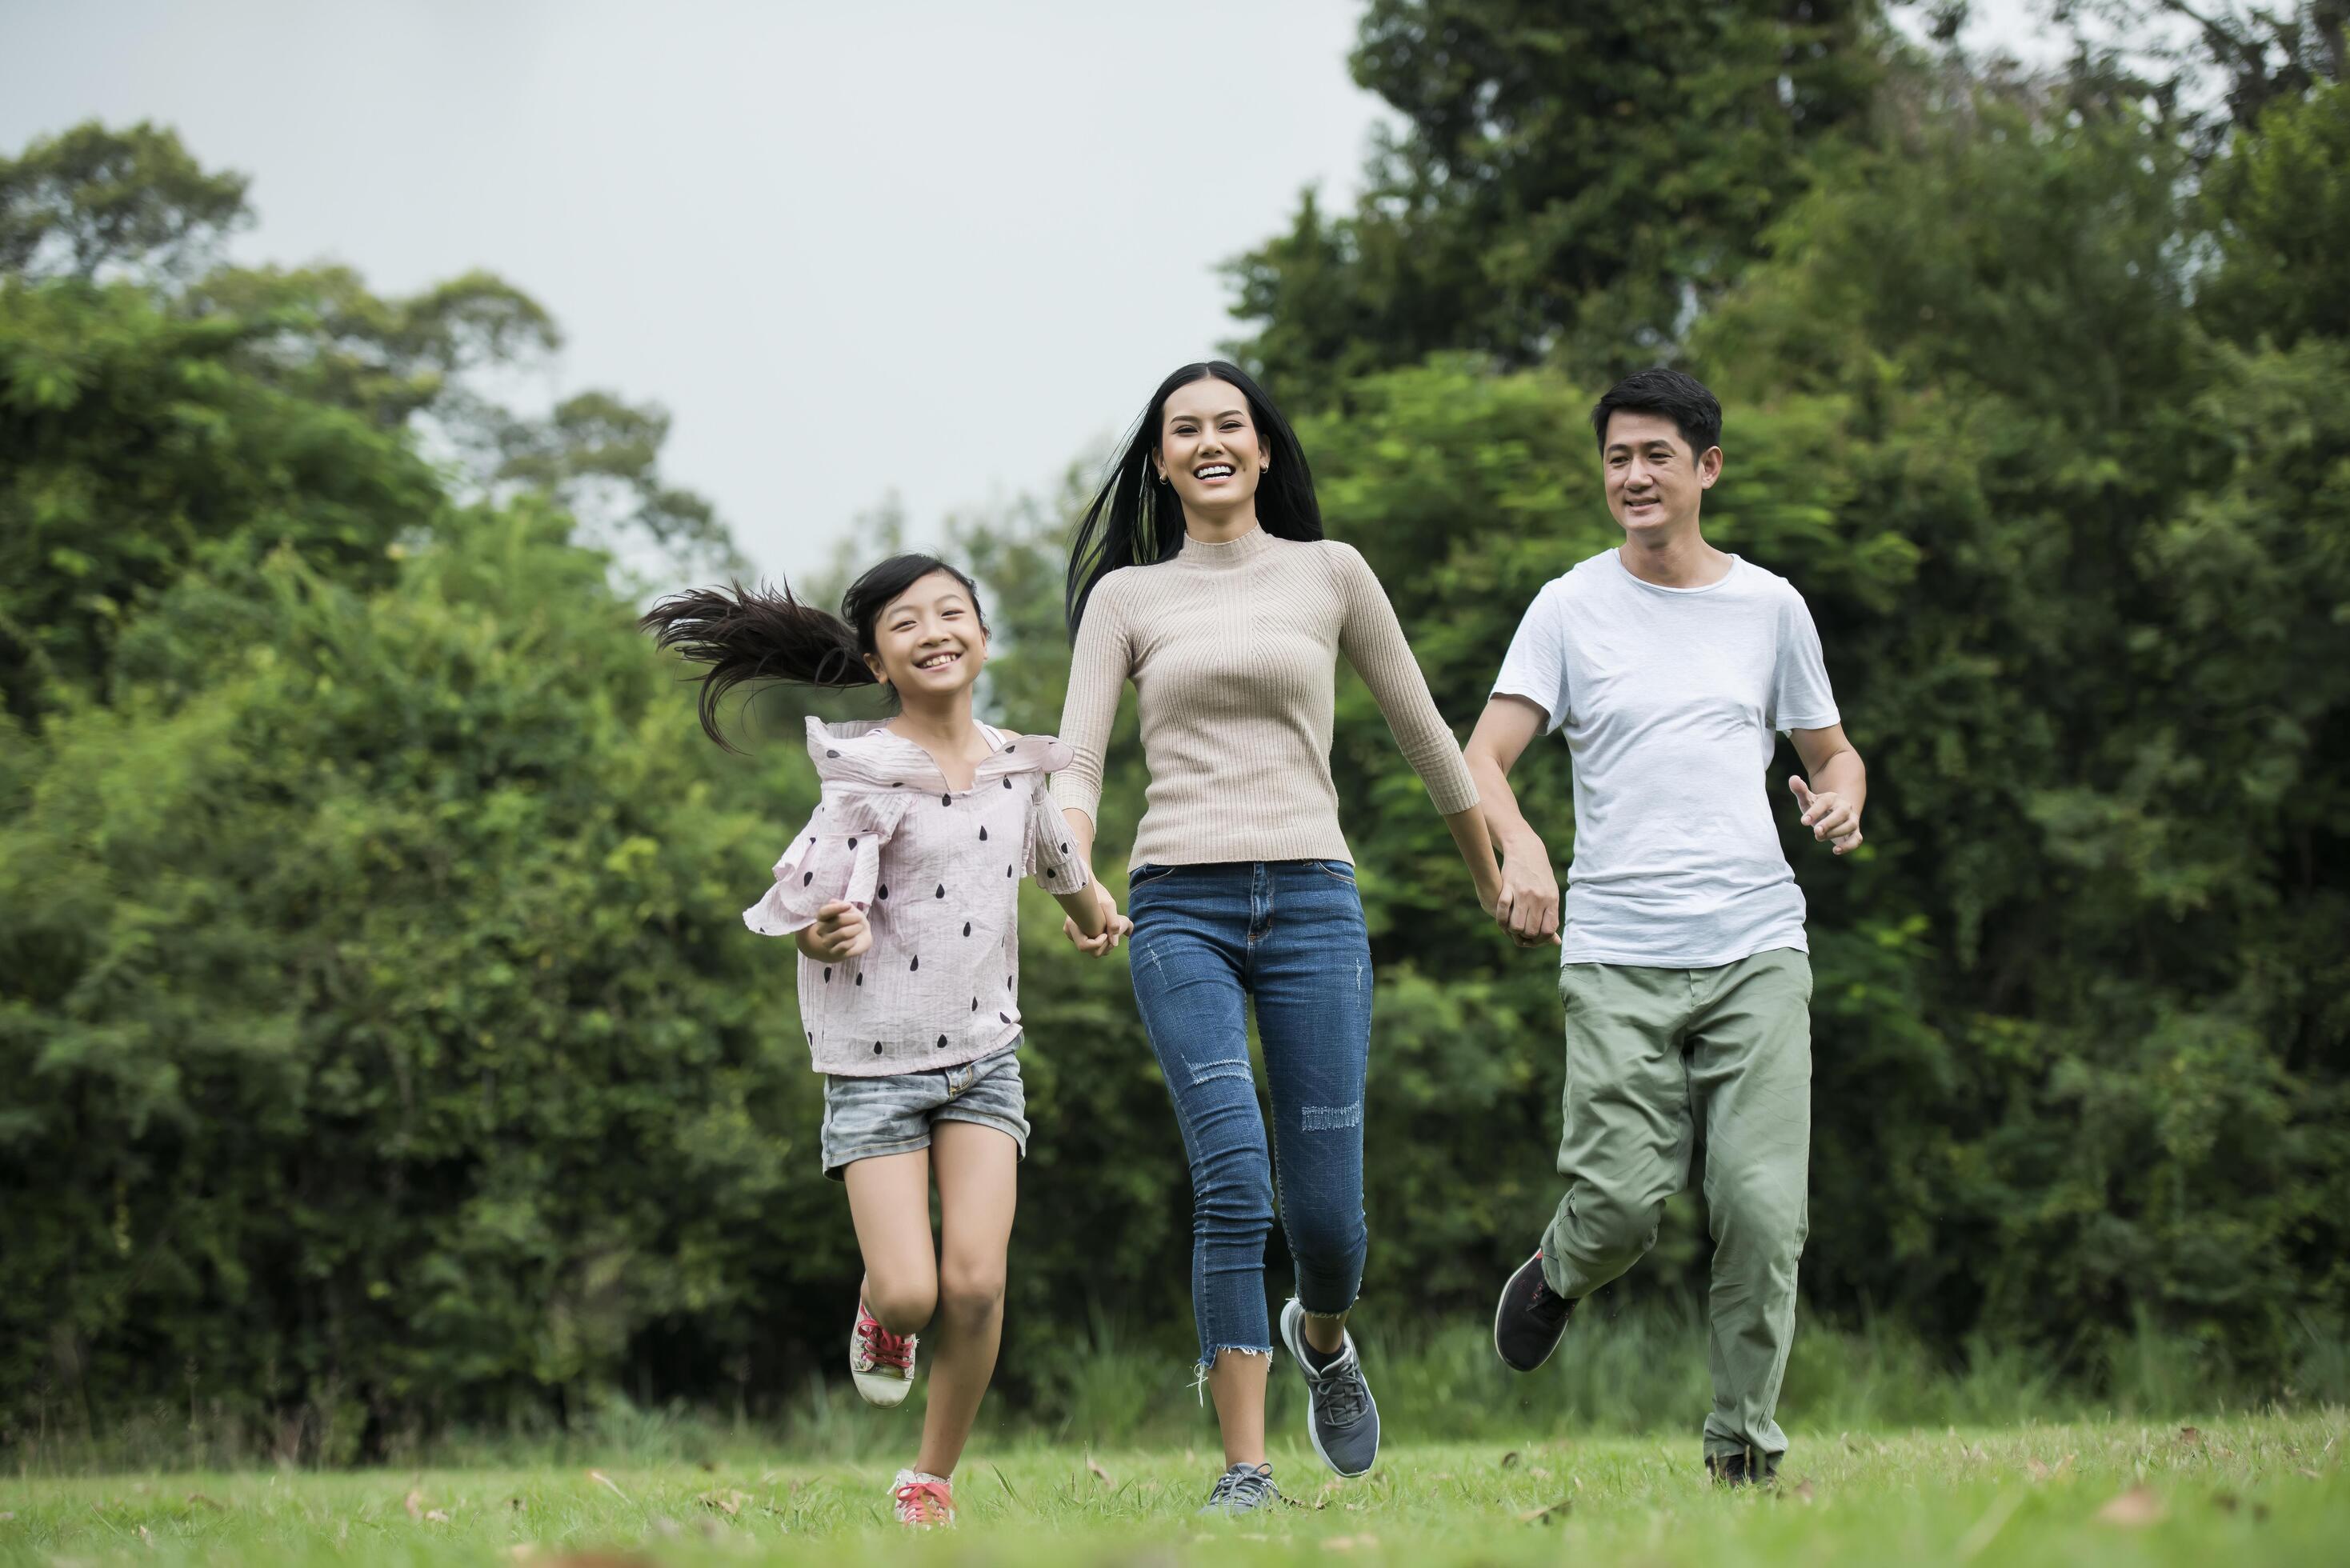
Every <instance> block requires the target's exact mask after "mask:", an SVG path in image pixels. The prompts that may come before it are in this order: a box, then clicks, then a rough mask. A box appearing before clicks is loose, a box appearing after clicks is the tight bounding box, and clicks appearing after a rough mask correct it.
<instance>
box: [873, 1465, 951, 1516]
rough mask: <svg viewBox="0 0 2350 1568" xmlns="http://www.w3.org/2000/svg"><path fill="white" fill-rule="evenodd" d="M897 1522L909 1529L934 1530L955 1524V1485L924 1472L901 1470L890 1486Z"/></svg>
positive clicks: (943, 1478) (945, 1479)
mask: <svg viewBox="0 0 2350 1568" xmlns="http://www.w3.org/2000/svg"><path fill="white" fill-rule="evenodd" d="M889 1496H890V1498H891V1499H892V1500H893V1501H895V1502H896V1503H897V1505H898V1522H899V1523H900V1524H902V1525H904V1526H905V1527H906V1528H907V1529H909V1530H935V1529H938V1528H939V1527H940V1526H941V1525H951V1524H952V1523H954V1521H955V1512H954V1483H953V1482H951V1481H950V1480H947V1478H946V1477H944V1476H934V1475H928V1474H925V1473H924V1472H923V1471H921V1470H899V1472H898V1479H897V1480H894V1481H891V1482H890V1483H889Z"/></svg>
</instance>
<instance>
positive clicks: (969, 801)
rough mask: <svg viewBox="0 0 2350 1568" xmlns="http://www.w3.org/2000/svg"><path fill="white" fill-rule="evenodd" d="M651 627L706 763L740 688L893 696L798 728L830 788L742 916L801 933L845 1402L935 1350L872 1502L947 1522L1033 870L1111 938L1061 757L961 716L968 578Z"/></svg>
mask: <svg viewBox="0 0 2350 1568" xmlns="http://www.w3.org/2000/svg"><path fill="white" fill-rule="evenodd" d="M645 624H646V626H647V627H648V628H650V629H652V630H653V631H654V632H655V634H656V636H657V637H658V639H659V640H660V644H661V646H662V647H664V648H670V649H676V650H677V651H678V652H679V653H681V654H682V655H684V656H685V657H686V658H687V659H692V660H694V661H696V662H699V663H702V664H704V665H706V666H708V669H707V670H706V671H705V673H704V674H703V675H702V678H701V680H702V696H701V711H702V728H703V730H704V731H706V732H708V733H709V735H710V737H711V739H712V740H714V741H716V742H718V743H719V744H720V745H722V746H724V745H728V744H729V743H728V742H727V739H726V737H725V735H724V734H723V732H722V731H721V730H720V727H719V724H718V707H719V702H720V700H721V699H722V698H723V696H724V695H725V693H726V692H727V691H729V690H731V689H732V688H733V686H735V685H736V684H737V683H739V682H742V681H745V680H771V679H772V680H795V681H799V682H803V683H805V684H807V685H812V686H837V687H847V686H860V685H868V684H871V683H872V682H875V681H879V683H880V684H882V685H883V686H885V687H887V688H889V691H890V692H891V693H892V694H893V695H894V696H895V697H896V699H897V701H898V710H899V711H898V714H897V716H896V717H895V718H893V719H890V720H888V721H886V722H880V723H874V722H861V723H846V724H826V723H823V722H819V721H817V720H815V719H810V720H809V721H808V722H807V745H808V755H809V756H810V757H811V758H812V759H814V761H815V763H816V774H817V777H818V778H819V779H820V780H821V781H822V783H823V786H824V787H823V796H822V799H821V800H820V802H819V803H818V805H817V806H816V815H814V816H813V817H811V818H810V819H809V821H808V823H807V825H806V826H805V827H803V828H802V829H801V830H800V831H799V833H798V834H797V835H796V836H794V838H793V839H792V844H791V847H790V848H789V849H787V850H785V852H784V857H783V858H782V859H781V860H778V861H777V862H776V863H775V886H774V887H773V888H769V889H768V891H767V895H766V897H765V898H762V899H761V900H760V901H759V902H758V903H757V904H756V905H754V906H753V907H752V908H751V909H747V910H745V911H744V912H743V921H744V923H745V924H747V925H748V926H749V927H750V928H751V929H753V930H754V931H757V932H760V933H761V934H762V935H765V936H792V937H794V938H795V940H796V942H797V945H798V948H799V951H800V961H799V999H800V1020H801V1023H802V1024H803V1026H804V1028H805V1031H806V1035H807V1046H808V1052H809V1054H810V1055H811V1056H812V1057H813V1059H814V1063H815V1066H816V1071H817V1072H819V1073H822V1074H824V1075H825V1092H824V1130H823V1134H822V1138H821V1145H822V1150H823V1158H824V1169H825V1174H826V1175H827V1176H830V1177H833V1178H835V1179H838V1180H841V1181H843V1182H845V1183H846V1184H847V1189H848V1210H849V1214H850V1217H851V1218H852V1219H853V1220H854V1221H855V1223H856V1226H857V1243H858V1250H859V1251H860V1252H861V1253H862V1255H863V1258H864V1262H865V1282H864V1288H863V1293H862V1294H861V1296H860V1299H859V1300H858V1307H857V1321H856V1326H855V1328H854V1329H853V1330H852V1331H851V1334H850V1336H849V1348H848V1364H849V1374H850V1376H852V1377H853V1378H854V1380H855V1381H856V1384H857V1389H858V1393H860V1394H862V1395H863V1396H864V1397H866V1398H867V1399H868V1400H869V1401H870V1402H872V1403H873V1404H876V1405H885V1406H888V1405H896V1404H898V1403H899V1402H900V1401H902V1400H903V1399H904V1398H905V1397H906V1393H907V1390H908V1388H909V1386H910V1385H911V1383H912V1381H913V1377H914V1357H915V1349H916V1341H915V1336H916V1334H917V1333H918V1332H920V1331H927V1332H928V1333H930V1334H931V1338H932V1342H933V1345H934V1347H935V1349H934V1367H933V1371H932V1373H931V1399H930V1409H929V1411H928V1413H927V1414H926V1415H925V1417H924V1418H923V1422H922V1443H921V1449H920V1452H919V1454H918V1455H917V1456H916V1458H915V1462H914V1464H913V1467H912V1468H911V1469H902V1470H899V1472H898V1476H897V1480H895V1481H894V1482H893V1483H892V1484H891V1488H890V1491H891V1496H892V1498H893V1499H894V1501H895V1503H896V1507H897V1512H898V1518H899V1521H900V1522H901V1523H905V1524H908V1525H913V1526H918V1527H928V1526H930V1525H933V1524H948V1523H952V1522H953V1520H954V1494H953V1491H952V1487H951V1479H950V1478H951V1477H952V1475H953V1474H954V1466H955V1460H956V1459H958V1458H959V1457H960V1456H961V1455H962V1447H963V1443H964V1441H965V1440H966V1439H967V1438H969V1437H970V1436H971V1428H972V1419H973V1418H974V1417H976V1416H977V1415H978V1412H979V1401H980V1397H981V1395H982V1394H983V1393H984V1392H985V1391H986V1388H987V1382H988V1378H989V1376H991V1375H992V1374H993V1371H994V1369H995V1352H996V1345H997V1342H998V1340H999V1339H1000V1338H1001V1336H1002V1333H1003V1273H1004V1253H1005V1251H1006V1248H1007V1246H1008V1244H1009V1242H1010V1239H1011V1234H1012V1210H1013V1198H1014V1186H1015V1171H1016V1168H1017V1165H1018V1161H1019V1159H1020V1158H1021V1156H1022V1155H1023V1154H1024V1152H1025V1151H1026V1148H1027V1142H1028V1122H1027V1119H1026V1117H1025V1116H1024V1096H1023V1094H1022V1091H1021V1084H1020V1059H1019V1056H1018V1055H1017V1054H1016V1053H1017V1049H1018V1047H1019V1044H1020V1005H1019V1002H1018V1001H1017V993H1018V982H1019V975H1020V940H1019V921H1018V903H1019V888H1020V878H1021V877H1027V876H1034V877H1036V878H1037V880H1038V881H1039V882H1041V883H1042V884H1043V886H1044V888H1045V891H1047V892H1049V893H1051V894H1053V895H1054V896H1055V898H1058V899H1059V900H1060V902H1061V905H1062V907H1063V908H1064V909H1066V911H1067V912H1068V914H1069V917H1070V919H1073V920H1075V921H1076V923H1077V924H1078V926H1079V927H1081V928H1082V929H1084V931H1085V933H1086V934H1087V936H1088V937H1091V938H1095V939H1097V942H1096V944H1095V947H1097V948H1099V949H1100V950H1107V948H1108V947H1109V946H1112V945H1115V943H1116V941H1117V939H1118V937H1119V936H1120V935H1121V934H1123V930H1124V929H1125V927H1124V925H1123V922H1122V921H1121V920H1118V919H1113V918H1112V917H1110V916H1109V915H1107V913H1106V912H1105V910H1104V909H1103V906H1102V904H1101V902H1100V901H1099V899H1098V898H1097V896H1096V895H1095V893H1094V892H1093V890H1092V889H1091V888H1090V886H1089V879H1088V877H1087V871H1086V857H1085V855H1084V853H1083V852H1082V851H1081V850H1080V849H1079V848H1078V846H1076V844H1075V843H1074V842H1072V841H1071V839H1070V836H1069V832H1068V828H1067V826H1066V824H1065V823H1063V821H1062V820H1061V816H1060V814H1059V813H1058V812H1057V811H1056V810H1055V809H1054V808H1053V806H1052V805H1051V802H1050V797H1049V796H1048V795H1047V794H1046V793H1045V775H1046V774H1050V773H1052V772H1053V771H1054V770H1055V769H1057V768H1059V767H1060V766H1062V765H1063V763H1065V762H1066V760H1067V755H1068V753H1067V749H1066V747H1064V746H1063V745H1062V744H1061V743H1060V742H1058V741H1056V740H1055V739H1053V738H1052V737H1051V736H1049V735H1015V734H1012V733H1010V732H1005V731H1001V730H996V729H993V728H992V727H990V726H988V725H985V724H982V723H979V722H975V721H974V720H973V718H972V711H971V692H972V684H973V682H975V681H976V680H978V679H979V672H980V670H981V667H982V666H983V665H984V664H985V663H986V661H987V621H986V618H984V616H983V615H982V613H981V610H980V604H979V593H978V590H977V589H976V588H975V587H973V586H972V581H971V579H970V578H969V577H966V576H963V575H962V573H961V572H959V571H957V570H955V568H953V567H952V566H948V565H946V564H945V563H944V562H942V561H939V560H937V559H935V558H933V557H931V556H894V557H892V558H891V559H889V560H887V561H884V562H882V563H881V564H880V565H879V566H876V567H874V568H873V569H872V570H871V571H869V572H867V573H866V574H865V575H864V576H861V577H859V578H858V580H857V582H856V584H855V585H854V586H853V587H850V588H849V590H848V593H847V597H844V598H843V599H842V600H841V606H840V614H839V615H838V616H837V617H836V616H831V615H827V614H825V613H824V612H823V611H821V610H817V609H813V608H810V607H807V606H806V605H803V604H801V603H799V602H798V601H797V600H795V599H794V598H793V597H791V592H790V590H789V588H788V587H786V588H785V590H784V591H783V592H781V593H775V592H770V591H766V590H764V589H763V590H760V591H756V592H752V591H746V590H744V589H743V587H741V586H740V585H737V586H736V587H734V589H733V591H732V592H731V593H729V592H725V591H723V590H719V589H714V588H705V589H699V590H696V591H694V592H691V593H682V594H678V595H674V596H672V597H670V598H667V599H664V600H662V601H661V602H660V604H658V605H656V606H655V607H653V608H652V610H651V611H650V613H649V614H648V615H647V616H646V617H645ZM729 749H730V750H731V749H732V748H731V746H730V747H729ZM1088 950H1094V948H1089V949H1088ZM933 1177H935V1178H936V1180H937V1182H938V1192H939V1215H940V1226H939V1228H940V1234H939V1237H938V1241H937V1250H936V1251H933V1244H932V1240H931V1205H930V1184H931V1179H932V1178H933ZM934 1314H935V1315H934Z"/></svg>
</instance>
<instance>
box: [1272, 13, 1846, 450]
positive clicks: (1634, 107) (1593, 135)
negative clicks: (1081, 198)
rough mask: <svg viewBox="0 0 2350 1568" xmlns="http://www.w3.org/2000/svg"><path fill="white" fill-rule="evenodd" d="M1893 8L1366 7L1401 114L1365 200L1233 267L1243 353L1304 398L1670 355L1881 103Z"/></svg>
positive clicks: (1367, 70)
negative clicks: (1480, 358)
mask: <svg viewBox="0 0 2350 1568" xmlns="http://www.w3.org/2000/svg"><path fill="white" fill-rule="evenodd" d="M1880 15H1881V7H1880V5H1878V3H1877V0H1651V3H1649V4H1647V5H1580V6H1560V5H1553V4H1545V3H1544V0H1371V4H1370V5H1369V6H1368V8H1367V14H1366V15H1365V16H1364V19H1363V24H1362V30H1361V34H1360V36H1359V38H1358V41H1357V45H1356V48H1355V54H1354V59H1353V65H1354V74H1355V79H1356V81H1357V82H1358V83H1359V84H1361V86H1363V87H1364V88H1367V89H1368V90H1370V91H1372V92H1375V93H1378V95H1379V96H1380V97H1381V98H1383V99H1386V100H1387V102H1388V105H1389V106H1390V107H1391V108H1392V109H1395V110H1396V111H1397V113H1399V115H1400V116H1401V117H1402V121H1403V123H1402V125H1401V127H1400V128H1399V130H1397V131H1396V132H1394V133H1392V134H1388V135H1385V136H1383V137H1382V139H1381V140H1380V142H1379V145H1378V149H1377V150H1376V151H1375V153H1374V155H1373V156H1372V158H1371V159H1370V161H1369V163H1368V164H1367V167H1366V169H1365V171H1364V172H1365V180H1364V190H1363V192H1362V194H1361V196H1360V197H1359V198H1358V199H1357V202H1356V206H1355V210H1354V211H1353V212H1352V213H1343V214H1326V213H1324V212H1323V211H1322V208H1321V205H1320V204H1319V202H1316V200H1315V196H1314V194H1313V192H1310V191H1309V192H1306V194H1305V196H1304V197H1303V198H1302V199H1301V200H1300V202H1299V204H1298V209H1297V214H1296V217H1295V220H1294V221H1293V223H1292V224H1291V226H1290V230H1289V232H1288V233H1287V234H1282V235H1280V236H1278V237H1276V238H1274V239H1273V240H1271V241H1268V242H1267V243H1266V244H1264V245H1263V247H1262V248H1260V249H1258V250H1256V251H1253V252H1252V253H1250V254H1247V255H1245V256H1243V257H1241V258H1240V259H1239V260H1237V261H1235V262H1234V263H1232V266H1231V268H1230V271H1231V273H1232V278H1233V281H1234V283H1235V285H1236V286H1237V289H1238V295H1239V298H1238V301H1237V304H1236V307H1235V308H1236V314H1238V315H1239V316H1241V317H1243V318H1244V319H1248V320H1251V321H1253V322H1254V323H1255V324H1256V326H1257V331H1256V333H1255V335H1254V336H1253V337H1252V338H1250V339H1249V340H1248V341H1246V342H1245V343H1243V344H1241V345H1239V346H1238V352H1239V354H1240V356H1241V357H1242V358H1244V359H1246V360H1249V361H1251V362H1253V364H1254V365H1255V366H1256V367H1257V368H1258V369H1260V370H1261V371H1262V372H1263V375H1264V376H1265V377H1266V379H1267V380H1268V383H1269V384H1270V385H1272V386H1274V387H1278V388H1280V389H1281V390H1282V395H1283V396H1284V397H1285V398H1286V399H1287V400H1289V401H1290V402H1291V403H1292V404H1295V405H1297V406H1300V407H1304V406H1308V405H1312V406H1321V405H1325V404H1327V403H1329V402H1331V401H1332V400H1336V399H1337V398H1339V397H1340V396H1341V395H1342V392H1343V389H1344V386H1345V382H1346V380H1347V378H1348V377H1351V376H1357V375H1361V374H1364V373H1367V372H1369V371H1375V370H1381V369H1392V368H1394V367H1397V366H1400V365H1408V364H1411V363H1413V362H1415V361H1417V360H1418V359H1419V358H1421V357H1422V356H1424V355H1426V354H1429V353H1431V352H1434V351H1437V350H1441V349H1470V350H1474V351H1477V352H1479V353H1482V354H1484V355H1487V356H1490V357H1491V358H1492V359H1494V360H1495V361H1496V362H1498V363H1500V364H1503V365H1505V366H1523V365H1527V364H1532V363H1536V362H1539V361H1540V360H1542V359H1543V358H1544V357H1545V356H1546V355H1549V354H1552V353H1557V352H1563V353H1565V354H1567V355H1569V356H1571V357H1572V359H1573V362H1575V363H1576V364H1578V365H1584V366H1588V367H1590V369H1591V373H1592V374H1593V375H1604V374H1608V373H1610V372H1620V371H1622V370H1627V369H1637V368H1638V366H1641V365H1645V364H1648V363H1651V362H1652V361H1653V360H1654V359H1655V358H1656V357H1657V355H1658V354H1659V351H1660V350H1662V349H1664V348H1667V347H1668V346H1669V345H1670V344H1671V343H1672V342H1673V341H1674V339H1675V338H1676V337H1678V336H1679V331H1680V329H1681V327H1682V326H1683V325H1684V324H1685V323H1686V321H1687V320H1688V318H1689V316H1690V312H1691V310H1692V309H1693V308H1694V307H1695V306H1698V305H1699V304H1700V303H1702V302H1705V301H1709V300H1711V299H1712V298H1714V297H1716V296H1718V295H1719V294H1720V292H1721V289H1722V288H1723V287H1724V286H1727V285H1728V284H1729V283H1730V282H1731V281H1732V280H1733V279H1734V278H1735V277H1736V276H1737V275H1738V273H1739V272H1740V270H1741V269H1742V267H1743V266H1744V265H1745V264H1746V263H1747V262H1748V261H1750V260H1751V259H1752V257H1753V256H1754V255H1755V254H1758V251H1759V242H1760V240H1761V237H1762V235H1763V230H1764V228H1765V226H1766V225H1767V224H1768V223H1770V222H1771V221H1772V220H1773V218H1774V217H1776V216H1777V215H1778V214H1779V213H1780V212H1781V211H1782V210H1783V207H1784V205H1785V204H1786V202H1789V201H1790V200H1792V199H1793V198H1794V197H1796V196H1797V195H1799V194H1800V193H1801V192H1803V191H1804V190H1805V189H1806V188H1808V186H1809V184H1810V183H1811V179H1812V166H1811V164H1810V162H1809V161H1808V160H1807V159H1806V157H1805V156H1804V155H1805V153H1806V152H1807V151H1810V150H1811V149H1813V148H1814V146H1816V145H1818V144H1819V143H1820V142H1821V141H1822V140H1823V139H1824V138H1828V137H1831V136H1833V135H1835V133H1836V132H1837V131H1838V130H1842V129H1845V128H1847V127H1849V126H1851V125H1852V124H1853V123H1854V122H1855V121H1856V120H1857V119H1860V117H1861V116H1862V115H1863V114H1864V113H1865V112H1866V108H1867V105H1868V101H1869V90H1870V87H1871V84H1872V83H1873V82H1874V80H1875V79H1876V78H1877V73H1878V68H1879V63H1878V48H1879V47H1880V45H1881V33H1882V24H1881V22H1880V20H1879V18H1880Z"/></svg>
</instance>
